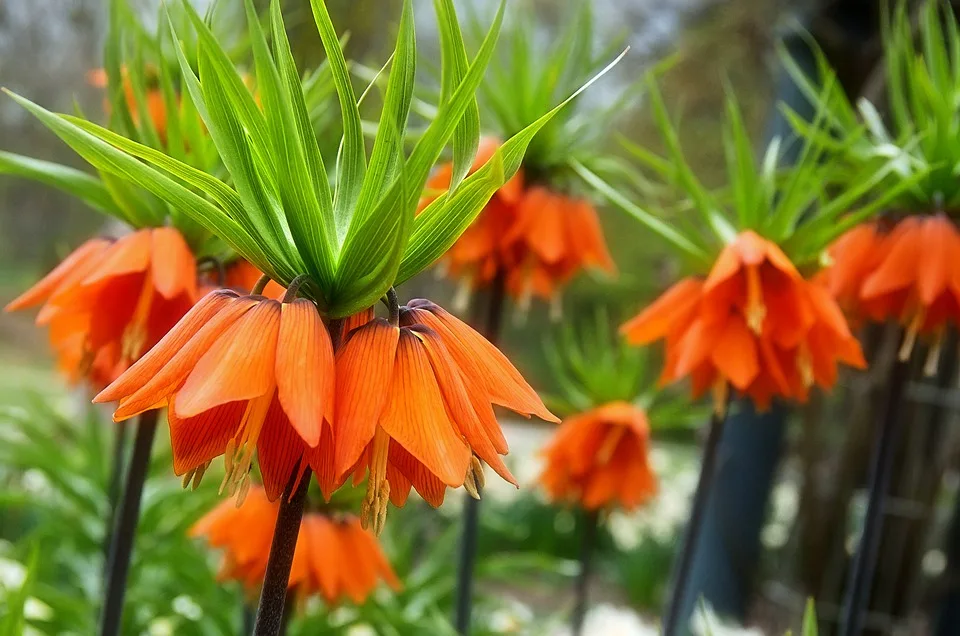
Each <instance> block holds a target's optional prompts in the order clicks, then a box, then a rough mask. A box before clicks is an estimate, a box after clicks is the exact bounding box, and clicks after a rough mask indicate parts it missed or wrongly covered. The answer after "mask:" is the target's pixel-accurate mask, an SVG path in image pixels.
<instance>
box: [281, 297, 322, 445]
mask: <svg viewBox="0 0 960 636" xmlns="http://www.w3.org/2000/svg"><path fill="white" fill-rule="evenodd" d="M276 374H277V395H278V397H279V399H280V404H281V405H283V410H284V411H285V412H286V414H287V417H289V418H290V423H291V424H292V425H293V428H294V429H296V431H297V432H298V433H300V437H302V438H303V440H304V441H305V442H306V443H307V445H308V446H311V447H313V446H316V445H317V444H318V443H319V442H320V428H321V427H322V425H323V418H324V416H325V415H328V414H332V408H333V399H334V398H333V396H334V387H335V384H334V373H333V344H332V343H331V342H330V334H329V333H328V332H327V328H326V327H325V326H324V324H323V321H322V320H321V319H320V314H319V313H317V308H316V306H314V304H313V303H312V302H310V301H309V300H306V299H303V298H298V299H296V300H294V301H293V302H290V303H284V304H282V305H281V307H280V333H279V336H278V338H277V361H276Z"/></svg>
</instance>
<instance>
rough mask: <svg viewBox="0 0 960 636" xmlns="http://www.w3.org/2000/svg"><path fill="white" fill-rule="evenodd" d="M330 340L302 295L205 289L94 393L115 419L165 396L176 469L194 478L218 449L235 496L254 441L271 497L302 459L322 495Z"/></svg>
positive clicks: (245, 478) (326, 488)
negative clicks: (112, 405)
mask: <svg viewBox="0 0 960 636" xmlns="http://www.w3.org/2000/svg"><path fill="white" fill-rule="evenodd" d="M333 389H334V377H333V348H332V345H331V341H330V336H329V334H328V332H327V328H326V326H325V325H324V324H323V321H322V320H321V318H320V315H319V313H318V312H317V309H316V307H315V306H314V305H313V303H311V302H310V301H308V300H305V299H297V300H294V301H292V302H286V303H280V302H278V301H276V300H270V299H265V298H263V297H262V296H238V295H237V294H236V293H234V292H232V291H226V290H221V291H215V292H211V293H210V294H207V296H205V297H204V298H203V299H202V300H201V301H200V302H199V303H197V305H196V306H195V307H194V308H193V309H192V310H191V311H190V312H189V313H188V314H187V315H186V316H184V318H183V320H182V321H180V323H178V324H177V326H176V327H174V328H173V329H172V330H171V331H170V333H168V334H167V335H166V336H165V337H164V338H163V340H161V341H160V343H159V344H158V345H157V346H156V347H154V348H153V349H151V350H150V351H149V352H148V353H147V354H146V355H145V356H144V357H143V358H141V359H140V360H139V361H138V362H137V363H136V364H134V365H133V366H132V367H131V368H130V369H129V370H128V371H127V372H125V373H124V374H123V375H121V376H120V377H119V378H118V379H117V380H116V381H115V382H114V383H113V384H111V385H110V386H108V387H107V388H106V389H104V391H102V392H101V393H100V394H99V395H98V396H97V397H96V398H95V400H94V401H95V402H110V401H114V400H119V401H120V405H119V407H118V409H117V411H116V413H115V414H114V419H116V420H122V419H126V418H129V417H132V416H134V415H136V414H138V413H141V412H143V411H145V410H148V409H153V408H159V407H162V406H165V405H168V406H169V411H168V419H169V422H170V439H171V443H172V447H173V462H174V471H175V472H176V474H177V475H186V479H185V483H186V482H188V481H190V480H191V479H195V480H199V479H200V478H201V477H202V476H203V472H204V471H205V470H206V467H207V466H208V465H209V464H210V462H211V461H212V460H213V459H214V458H215V457H218V456H220V455H225V461H226V468H227V474H226V476H225V477H224V486H227V487H229V492H230V494H234V493H235V492H236V493H238V497H239V498H240V499H241V500H242V498H243V496H244V494H245V490H246V488H248V487H249V484H250V481H249V469H250V464H251V462H252V460H253V454H254V451H255V450H256V453H257V458H258V462H259V465H260V472H261V475H262V476H263V482H264V487H265V488H266V493H267V496H268V497H269V499H270V500H271V501H272V500H274V499H276V498H277V497H279V496H280V494H281V493H282V492H283V489H284V487H285V486H286V485H287V483H288V481H289V480H290V478H291V475H292V474H293V472H294V471H295V470H300V471H303V470H304V469H305V467H306V465H310V466H311V467H312V468H313V469H314V471H315V472H316V473H317V478H318V481H319V482H320V487H321V489H322V490H323V493H324V494H325V495H326V496H329V495H330V494H332V492H333V490H335V488H336V487H337V486H338V485H339V482H337V480H336V476H335V475H334V474H333V458H332V455H331V454H330V453H331V452H332V448H333V442H332V432H331V430H330V427H329V425H328V424H326V423H327V422H329V421H331V420H332V409H333Z"/></svg>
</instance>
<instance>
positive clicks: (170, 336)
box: [93, 291, 237, 403]
mask: <svg viewBox="0 0 960 636" xmlns="http://www.w3.org/2000/svg"><path fill="white" fill-rule="evenodd" d="M236 298H237V295H236V294H235V293H233V292H230V291H214V292H210V293H209V294H207V295H206V296H204V297H203V298H201V299H200V301H199V302H198V303H197V304H196V305H194V306H193V307H192V308H191V309H190V311H188V312H187V314H186V315H185V316H184V317H183V318H182V319H181V320H180V322H179V323H177V326H176V327H174V328H173V329H172V330H170V332H169V333H167V335H166V336H164V337H163V338H162V339H161V340H160V342H158V343H157V345H156V346H155V347H153V348H152V349H150V351H148V352H147V353H145V354H144V355H143V356H141V357H140V359H139V360H137V361H136V362H135V363H134V364H133V365H132V366H131V367H130V368H129V369H127V370H126V371H125V372H124V373H123V375H121V376H120V377H119V378H117V379H116V380H115V381H114V382H113V383H111V384H110V386H108V387H107V388H105V389H104V390H103V391H101V392H100V393H99V394H98V395H97V396H96V397H95V398H93V401H94V402H97V403H102V402H113V401H114V400H118V399H120V398H122V397H126V396H129V395H131V394H132V393H133V392H134V391H136V390H137V389H139V388H141V387H143V386H144V385H145V384H146V383H147V382H148V381H149V380H150V379H151V378H153V377H154V376H155V375H157V373H159V372H160V370H161V369H163V368H164V367H166V366H167V364H169V362H170V360H171V359H173V357H174V355H176V353H177V352H178V351H180V350H181V349H182V348H183V347H184V346H185V345H186V344H187V342H188V341H189V340H190V339H191V338H193V336H194V335H196V334H197V332H198V331H199V330H200V329H201V328H202V327H203V326H204V325H205V324H207V323H208V322H209V321H210V320H211V319H213V318H214V317H215V316H216V315H217V314H218V313H220V312H221V311H224V310H225V308H226V307H227V306H228V305H230V304H231V303H233V301H234V300H236Z"/></svg>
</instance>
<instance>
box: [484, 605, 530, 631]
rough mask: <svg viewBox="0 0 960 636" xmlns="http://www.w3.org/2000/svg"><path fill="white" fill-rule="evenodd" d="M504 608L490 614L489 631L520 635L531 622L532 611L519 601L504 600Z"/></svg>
mask: <svg viewBox="0 0 960 636" xmlns="http://www.w3.org/2000/svg"><path fill="white" fill-rule="evenodd" d="M505 604H506V607H501V608H498V609H496V610H494V611H493V612H492V613H491V614H490V629H491V630H493V631H494V632H497V633H498V634H520V633H523V631H524V628H525V627H527V626H528V625H529V624H530V622H531V621H532V620H533V610H531V609H530V608H529V607H528V606H527V605H524V604H523V603H521V602H519V601H512V600H506V601H505Z"/></svg>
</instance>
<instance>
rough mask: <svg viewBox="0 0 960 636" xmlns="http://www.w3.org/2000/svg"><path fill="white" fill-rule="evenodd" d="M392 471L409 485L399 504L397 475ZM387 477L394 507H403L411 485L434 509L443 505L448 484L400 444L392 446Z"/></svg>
mask: <svg viewBox="0 0 960 636" xmlns="http://www.w3.org/2000/svg"><path fill="white" fill-rule="evenodd" d="M392 471H396V473H399V474H400V475H402V476H403V479H404V480H405V481H406V483H407V486H406V492H405V493H404V496H403V499H402V500H401V501H399V503H398V502H397V501H396V500H394V499H393V486H394V483H395V482H394V481H393V480H394V479H395V474H394V473H393V472H392ZM387 475H388V480H389V481H390V500H391V501H392V502H393V505H395V506H397V507H401V506H403V502H404V501H406V493H409V491H410V486H411V485H412V486H413V488H414V489H415V490H416V491H417V493H418V494H419V495H420V496H421V497H422V498H423V500H424V501H426V502H427V503H428V504H430V505H431V506H433V507H434V508H439V507H440V506H441V505H442V504H443V498H444V495H445V494H446V492H447V486H446V484H444V483H443V482H442V481H440V478H439V477H437V476H436V475H435V474H434V473H433V472H431V471H430V469H429V468H427V467H426V466H424V464H423V463H422V462H420V461H419V460H417V458H416V457H414V456H413V455H411V454H410V453H408V452H407V451H406V450H405V449H404V448H403V447H402V446H400V444H390V451H389V459H388V462H387ZM461 479H462V478H461Z"/></svg>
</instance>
